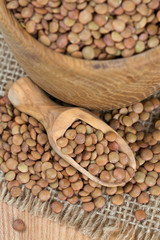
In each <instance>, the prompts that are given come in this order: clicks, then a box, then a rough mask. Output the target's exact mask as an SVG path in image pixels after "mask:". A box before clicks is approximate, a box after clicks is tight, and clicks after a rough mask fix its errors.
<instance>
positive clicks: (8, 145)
mask: <svg viewBox="0 0 160 240" xmlns="http://www.w3.org/2000/svg"><path fill="white" fill-rule="evenodd" d="M159 107H160V101H159V100H158V99H157V98H151V99H150V100H146V101H144V102H142V103H137V104H134V105H132V106H129V107H126V108H121V109H119V110H113V111H110V112H105V113H100V116H101V118H102V119H103V120H105V121H106V123H108V124H109V125H110V126H111V127H112V128H113V129H114V130H115V131H116V132H117V133H118V134H120V136H122V137H123V138H124V140H125V141H126V142H127V143H128V144H129V146H130V148H131V149H132V151H133V153H134V155H135V158H136V166H137V171H136V173H135V176H134V177H133V178H132V180H130V181H129V182H128V183H127V184H126V185H125V186H124V187H120V186H119V187H103V186H101V185H99V184H97V183H95V182H94V181H92V180H90V179H88V178H87V177H86V176H84V175H83V174H81V173H80V172H78V171H77V170H76V169H75V168H73V167H72V166H70V165H69V164H68V163H67V162H66V161H65V160H64V159H62V158H61V157H60V156H59V155H57V154H56V153H55V152H54V150H53V149H52V148H51V146H50V144H49V142H48V137H47V134H46V132H45V129H44V127H43V126H42V125H41V124H40V123H39V122H38V121H37V120H35V119H34V118H33V117H30V116H27V115H26V114H24V113H22V112H20V111H18V110H17V109H16V108H14V107H13V106H12V105H11V103H10V102H9V100H8V98H7V97H6V96H4V97H3V98H2V97H1V98H0V136H1V138H0V169H1V170H2V171H3V172H4V175H5V179H6V182H7V188H8V190H9V192H10V194H11V196H12V197H14V198H17V197H19V196H21V195H22V186H25V188H27V189H29V190H31V192H32V194H33V195H34V196H37V197H38V198H39V199H40V200H41V201H42V202H46V201H48V200H49V199H50V197H51V190H52V189H55V190H56V192H57V199H59V200H58V201H57V200H54V201H53V202H52V203H51V209H52V211H53V212H55V213H60V212H61V211H62V210H63V204H64V202H65V201H67V202H69V203H70V204H76V203H78V204H80V205H81V207H82V209H83V210H84V211H86V212H90V211H92V210H94V209H95V208H99V209H100V208H102V207H104V206H105V205H106V204H107V203H106V198H105V195H109V196H110V199H111V202H112V203H113V204H115V205H117V206H119V205H122V204H123V202H124V195H123V194H124V193H127V194H129V195H130V196H131V197H132V198H135V199H137V202H138V203H140V204H147V203H148V202H149V200H150V195H154V196H159V195H160V120H156V121H154V122H153V129H152V130H151V131H150V132H147V131H145V130H144V127H143V126H144V125H145V123H147V121H148V120H150V114H151V113H152V112H153V111H154V110H155V109H157V108H159ZM97 114H98V113H97ZM76 124H77V122H76V123H74V124H73V125H72V127H75V126H76ZM83 124H84V123H83ZM80 125H82V123H79V126H80ZM77 128H78V125H77V126H76V127H75V129H76V131H77ZM83 128H84V127H83ZM73 129H74V128H73ZM96 131H97V130H96ZM89 136H91V135H89ZM96 136H97V135H96ZM98 136H99V134H98ZM98 136H97V139H98ZM106 136H107V135H106ZM107 137H108V136H107ZM94 138H95V136H94V137H93V139H94ZM93 139H92V141H93ZM99 140H100V139H99ZM104 140H106V139H104ZM68 141H70V142H71V141H72V140H68ZM102 141H103V140H102ZM107 141H108V140H107ZM105 142H106V141H103V143H104V144H105ZM111 143H112V142H111ZM72 144H73V142H72ZM74 144H75V143H74ZM97 144H99V143H97ZM101 144H102V143H101ZM79 146H80V144H79V145H77V147H78V148H79ZM92 153H93V152H92ZM71 154H73V153H71ZM94 154H95V153H94ZM94 154H92V156H93V155H94ZM97 154H98V153H97ZM119 154H120V153H119ZM82 155H83V153H82ZM72 156H73V155H72ZM76 157H77V156H76ZM83 161H85V160H82V162H83ZM86 161H87V160H86ZM80 163H81V161H80ZM107 164H110V163H107ZM97 165H98V164H97ZM113 165H114V164H113ZM109 166H111V167H113V166H112V163H111V164H110V165H109ZM118 168H122V169H124V165H123V164H122V161H121V162H119V164H118ZM102 169H103V168H102ZM105 171H108V170H107V169H106V170H105ZM23 194H24V193H23ZM135 217H136V219H137V220H139V221H141V220H143V219H145V218H146V214H145V212H144V211H143V210H142V209H139V210H137V211H136V212H135Z"/></svg>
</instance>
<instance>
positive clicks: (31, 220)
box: [0, 202, 90, 240]
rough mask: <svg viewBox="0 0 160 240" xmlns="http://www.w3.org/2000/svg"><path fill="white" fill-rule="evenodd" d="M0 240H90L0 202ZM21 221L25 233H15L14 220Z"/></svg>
mask: <svg viewBox="0 0 160 240" xmlns="http://www.w3.org/2000/svg"><path fill="white" fill-rule="evenodd" d="M0 216H1V217H0V240H37V239H38V240H68V239H69V240H90V238H89V237H85V236H84V235H82V234H81V233H79V232H78V231H76V230H75V229H74V228H69V227H66V226H65V225H64V226H60V225H59V224H58V223H54V222H51V221H50V220H47V219H46V218H41V217H34V216H32V215H30V214H29V213H28V212H26V211H24V212H20V211H19V210H17V209H16V208H14V207H12V206H8V205H7V204H6V203H3V202H0ZM18 218H20V219H22V220H23V221H24V222H25V224H26V231H25V232H23V233H19V232H16V231H15V230H14V229H13V228H12V222H13V220H15V219H18Z"/></svg>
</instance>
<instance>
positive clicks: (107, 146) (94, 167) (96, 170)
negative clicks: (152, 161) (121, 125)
mask: <svg viewBox="0 0 160 240" xmlns="http://www.w3.org/2000/svg"><path fill="white" fill-rule="evenodd" d="M116 140H117V134H116V133H115V132H113V131H109V132H107V133H106V134H103V132H102V131H101V130H97V129H95V128H93V127H91V126H90V125H88V124H87V123H85V122H82V121H76V122H74V123H73V124H72V126H71V128H70V129H68V130H67V131H66V132H65V134H64V136H63V137H61V138H59V139H58V140H57V145H58V146H59V147H60V148H61V151H62V153H63V154H67V155H69V156H70V157H72V158H73V159H74V160H75V161H76V162H77V163H79V164H80V166H81V167H83V168H85V169H86V170H87V171H88V172H89V173H91V174H92V175H94V176H96V177H98V178H100V180H101V181H103V182H109V183H120V182H122V181H124V182H128V181H129V180H130V179H131V178H132V177H133V176H134V169H133V168H132V167H129V163H130V162H129V158H128V156H127V154H125V153H123V152H120V146H119V144H118V143H117V141H116Z"/></svg>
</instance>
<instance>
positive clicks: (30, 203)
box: [0, 34, 160, 240]
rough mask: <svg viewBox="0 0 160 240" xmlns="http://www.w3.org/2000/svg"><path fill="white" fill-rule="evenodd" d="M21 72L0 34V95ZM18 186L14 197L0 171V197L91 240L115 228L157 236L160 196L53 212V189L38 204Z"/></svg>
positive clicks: (124, 234) (145, 238)
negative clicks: (139, 215) (139, 216)
mask: <svg viewBox="0 0 160 240" xmlns="http://www.w3.org/2000/svg"><path fill="white" fill-rule="evenodd" d="M24 74H25V73H24V71H23V70H22V68H21V67H20V66H19V65H18V63H17V62H16V60H15V59H14V57H13V55H12V53H11V52H10V50H9V49H8V47H7V45H6V43H5V41H4V39H3V37H2V35H1V34H0V95H3V94H4V92H5V88H6V85H7V82H9V81H15V80H17V79H18V78H19V77H21V76H24ZM158 94H159V93H158ZM158 111H159V112H160V110H158ZM158 111H157V112H156V113H154V115H152V118H151V120H150V122H148V123H147V125H146V126H145V127H146V131H147V130H149V129H150V128H151V127H152V119H153V118H158V117H159V112H158ZM22 189H23V195H22V196H20V197H19V198H17V199H14V198H12V197H11V196H10V193H9V192H8V191H7V188H6V182H5V180H4V176H3V173H2V172H0V200H3V201H5V202H7V203H8V204H13V205H14V206H16V207H17V208H19V209H20V210H22V211H23V210H27V211H29V212H30V213H31V214H34V215H42V216H44V217H47V218H49V219H51V220H52V221H58V222H60V223H62V224H67V225H69V226H72V227H75V228H78V229H79V230H80V231H81V232H82V233H84V234H85V235H88V236H90V237H91V239H92V240H95V239H99V240H100V239H102V240H107V239H108V240H109V239H110V235H111V234H112V233H113V232H116V231H117V237H116V239H117V240H125V239H128V236H129V234H130V233H131V232H132V234H131V236H130V240H132V239H136V240H159V239H160V197H153V196H150V202H149V204H147V205H140V204H139V203H137V201H136V200H135V199H133V198H131V197H130V196H129V195H125V196H124V204H123V205H122V206H119V207H116V206H115V205H113V204H112V203H111V202H110V197H109V196H105V198H106V206H105V207H104V208H103V209H101V210H98V209H96V210H94V211H92V212H91V213H89V214H87V213H84V212H83V210H82V209H81V206H80V204H79V203H78V204H76V205H70V204H69V203H67V202H65V203H64V209H63V212H62V213H60V214H54V213H52V212H51V209H50V206H49V204H50V202H52V201H53V199H57V192H56V191H53V190H52V189H50V188H48V189H49V190H50V192H51V195H52V197H51V199H50V201H49V202H47V203H41V202H40V200H39V199H38V198H37V197H33V196H32V194H31V193H30V191H29V190H26V189H24V188H22ZM137 209H143V210H144V211H145V212H146V214H147V218H146V220H144V221H142V222H138V221H136V219H135V216H134V213H135V211H136V210H137Z"/></svg>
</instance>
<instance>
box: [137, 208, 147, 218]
mask: <svg viewBox="0 0 160 240" xmlns="http://www.w3.org/2000/svg"><path fill="white" fill-rule="evenodd" d="M135 217H136V219H137V221H143V220H144V219H145V218H146V214H145V212H144V211H143V210H141V209H139V210H137V211H136V212H135Z"/></svg>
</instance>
